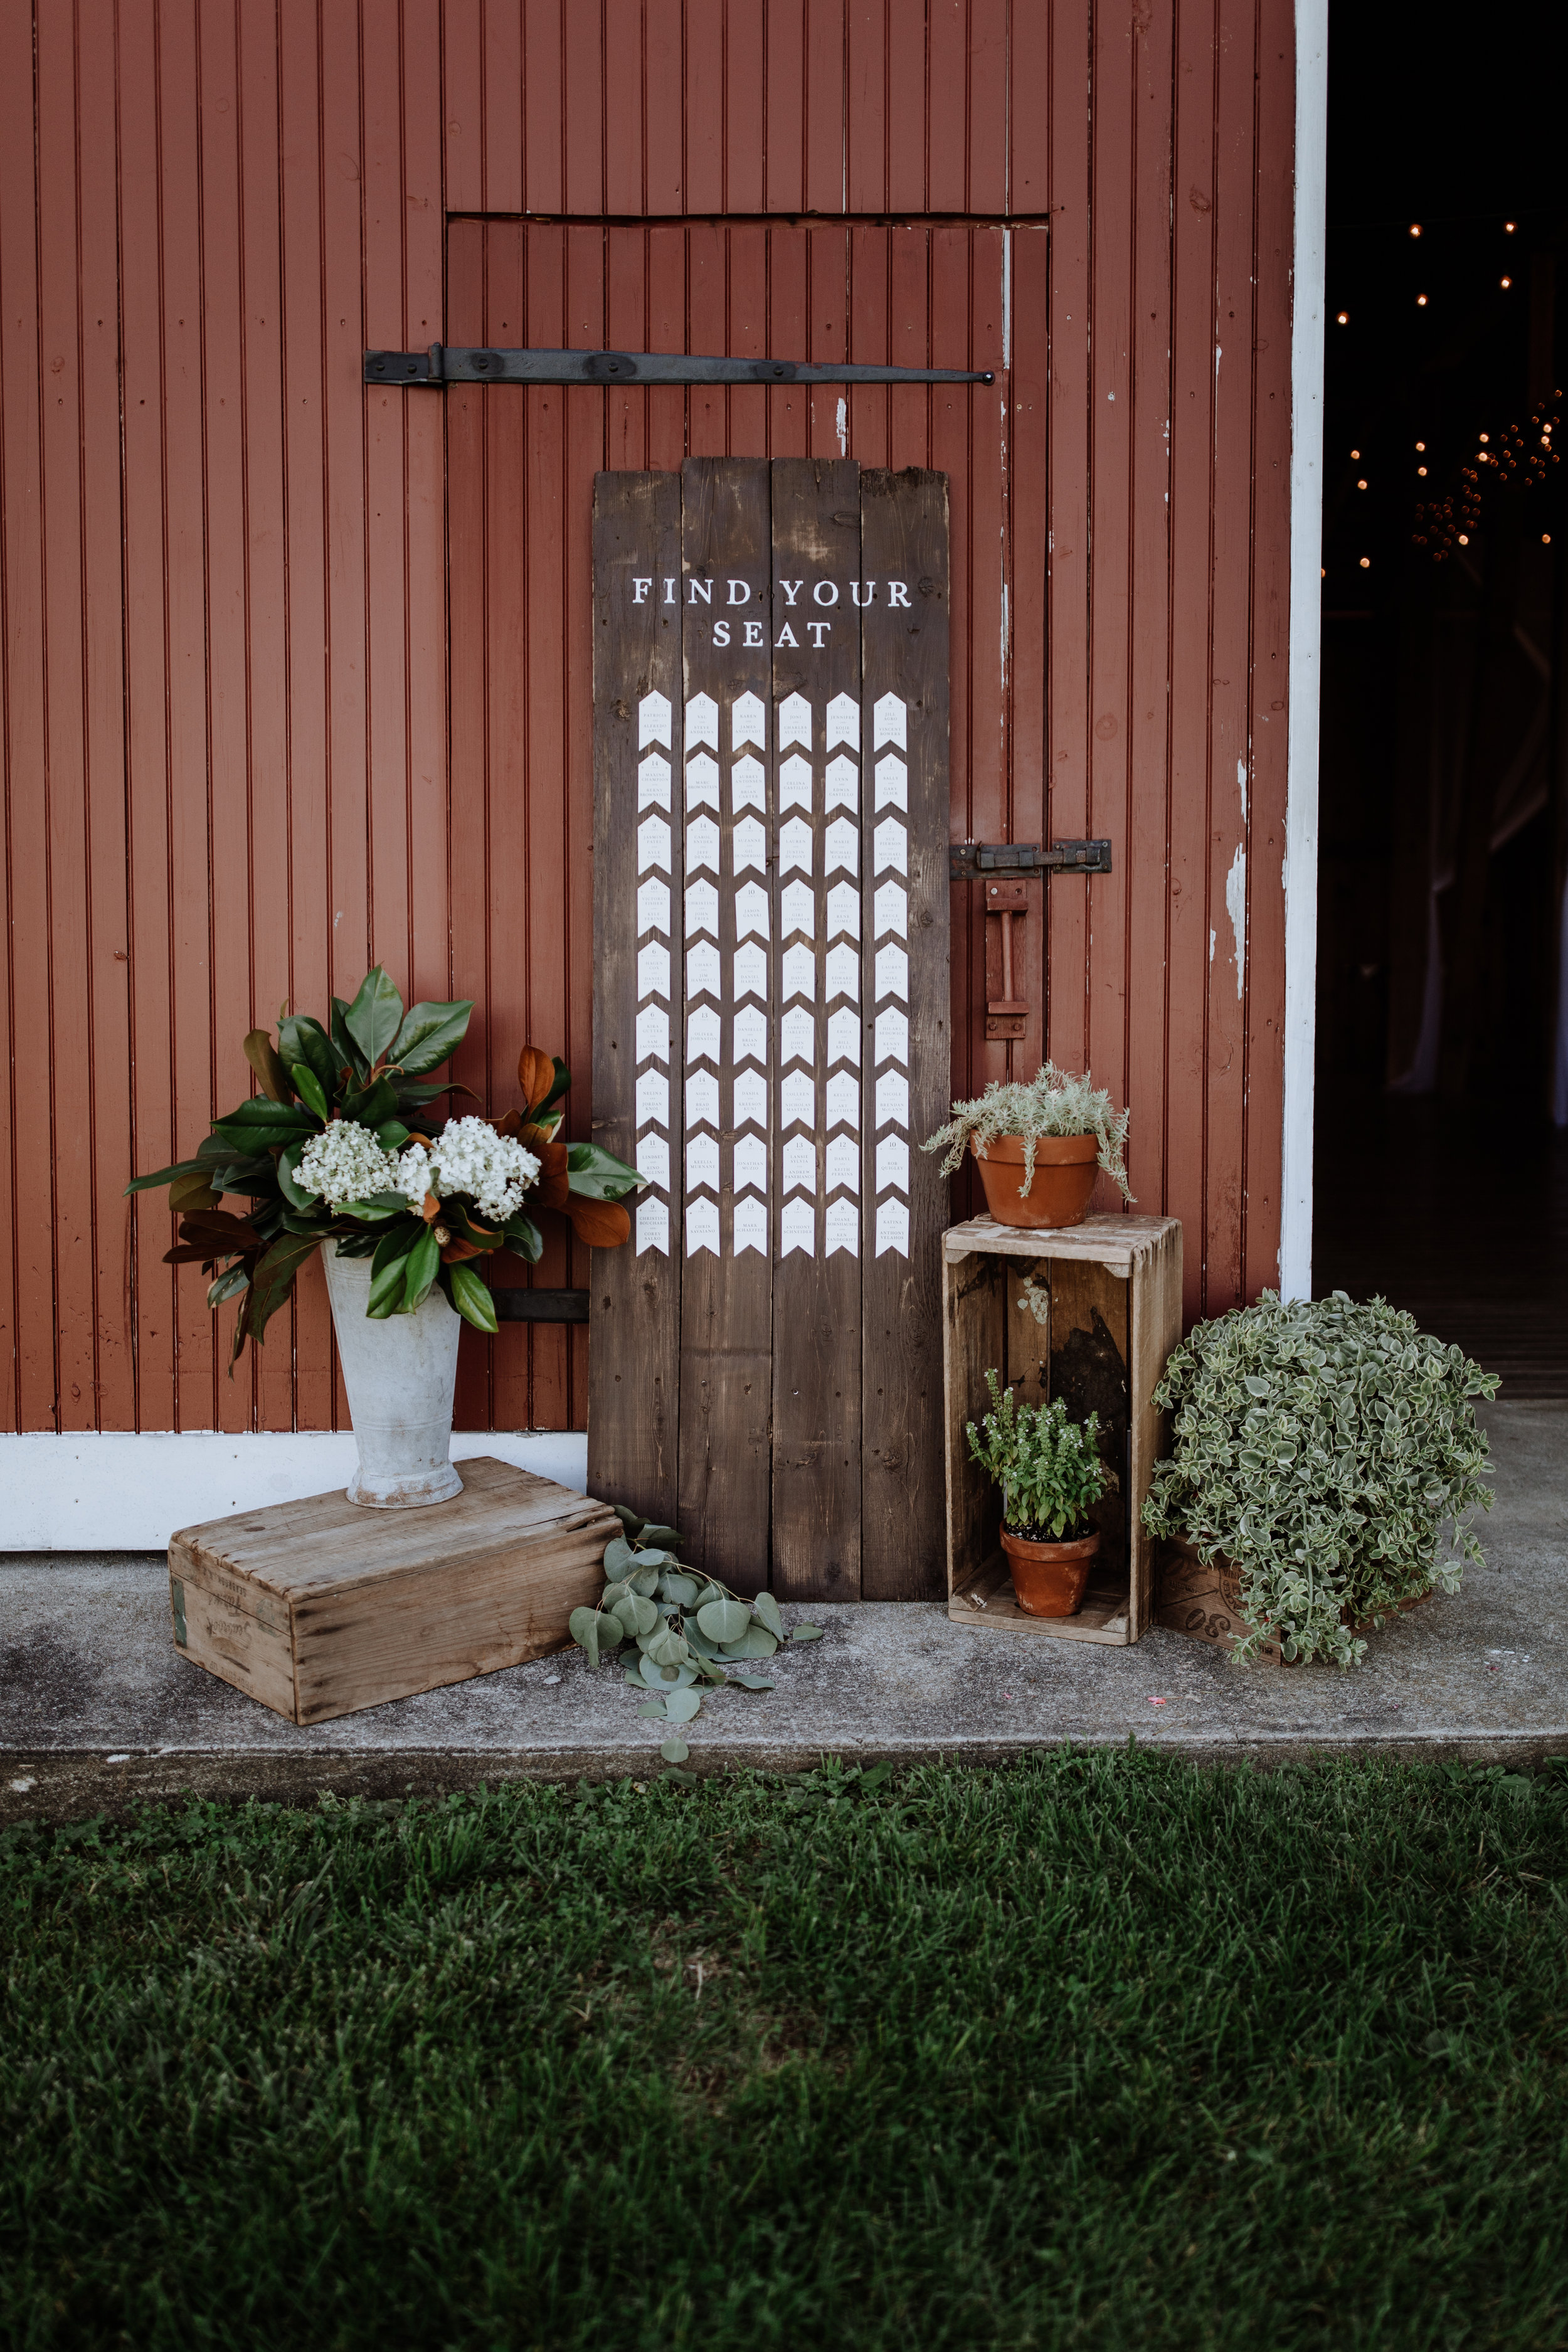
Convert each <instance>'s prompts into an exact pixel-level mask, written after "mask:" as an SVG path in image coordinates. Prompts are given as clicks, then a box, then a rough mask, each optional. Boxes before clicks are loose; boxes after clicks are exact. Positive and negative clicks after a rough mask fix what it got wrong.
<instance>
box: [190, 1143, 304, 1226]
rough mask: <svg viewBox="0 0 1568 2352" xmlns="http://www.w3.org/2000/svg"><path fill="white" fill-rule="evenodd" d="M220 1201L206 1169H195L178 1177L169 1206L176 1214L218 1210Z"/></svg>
mask: <svg viewBox="0 0 1568 2352" xmlns="http://www.w3.org/2000/svg"><path fill="white" fill-rule="evenodd" d="M284 1156H285V1158H286V1157H287V1156H288V1155H287V1154H285V1155H284ZM285 1198H287V1195H285ZM218 1199H219V1195H218V1194H217V1193H216V1192H214V1191H213V1188H212V1178H211V1177H210V1176H209V1175H208V1173H207V1171H206V1170H205V1168H193V1169H192V1170H191V1171H189V1172H188V1173H187V1174H186V1175H184V1176H176V1177H175V1179H174V1182H173V1183H172V1184H171V1185H170V1187H169V1206H170V1208H171V1209H173V1210H174V1211H175V1212H176V1213H180V1212H188V1211H190V1210H192V1209H216V1206H217V1204H218Z"/></svg>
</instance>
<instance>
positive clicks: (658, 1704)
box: [637, 1675, 667, 1723]
mask: <svg viewBox="0 0 1568 2352" xmlns="http://www.w3.org/2000/svg"><path fill="white" fill-rule="evenodd" d="M637 1680H638V1681H639V1682H640V1681H641V1680H642V1676H641V1675H638V1676H637ZM637 1713H638V1714H639V1715H647V1716H652V1717H654V1718H655V1719H656V1720H657V1721H658V1722H659V1723H663V1722H665V1721H666V1720H667V1718H666V1716H665V1712H664V1701H663V1699H661V1698H645V1699H644V1701H643V1703H642V1705H641V1706H639V1707H638V1709H637Z"/></svg>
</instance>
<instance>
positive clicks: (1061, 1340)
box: [942, 1216, 1182, 1645]
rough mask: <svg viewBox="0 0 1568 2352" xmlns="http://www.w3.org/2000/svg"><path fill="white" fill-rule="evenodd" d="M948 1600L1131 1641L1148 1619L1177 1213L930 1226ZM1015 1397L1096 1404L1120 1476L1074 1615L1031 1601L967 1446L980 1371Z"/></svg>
mask: <svg viewBox="0 0 1568 2352" xmlns="http://www.w3.org/2000/svg"><path fill="white" fill-rule="evenodd" d="M942 1261H943V1264H942V1281H943V1293H944V1307H945V1316H944V1325H943V1339H942V1371H943V1388H944V1403H945V1412H946V1427H947V1591H948V1602H947V1609H948V1615H949V1616H950V1617H952V1618H953V1619H954V1620H956V1621H957V1622H959V1623H961V1624H965V1625H984V1626H987V1627H993V1628H995V1627H1006V1628H1009V1629H1012V1630H1017V1631H1022V1632H1024V1633H1046V1634H1052V1635H1054V1636H1055V1637H1056V1638H1057V1639H1058V1641H1067V1642H1104V1643H1113V1644H1117V1645H1122V1644H1125V1643H1129V1642H1136V1641H1137V1640H1138V1639H1139V1637H1140V1635H1141V1634H1142V1633H1146V1632H1147V1631H1148V1628H1149V1626H1150V1625H1151V1623H1152V1622H1153V1607H1154V1592H1153V1582H1154V1576H1153V1569H1154V1562H1153V1549H1154V1547H1153V1543H1152V1538H1150V1537H1149V1536H1147V1535H1145V1533H1144V1531H1143V1527H1142V1507H1143V1498H1144V1496H1146V1495H1147V1493H1148V1491H1149V1479H1150V1474H1151V1472H1152V1469H1153V1465H1154V1464H1155V1462H1156V1461H1157V1460H1158V1458H1159V1456H1160V1455H1161V1454H1163V1453H1164V1451H1165V1450H1166V1445H1167V1443H1168V1437H1167V1432H1166V1430H1165V1427H1164V1421H1165V1416H1164V1415H1163V1413H1161V1412H1158V1411H1156V1409H1155V1406H1154V1403H1153V1401H1152V1400H1153V1391H1154V1388H1155V1386H1156V1384H1157V1382H1158V1381H1159V1379H1160V1375H1161V1373H1162V1372H1163V1370H1164V1368H1165V1360H1166V1358H1167V1357H1168V1356H1169V1354H1170V1352H1171V1349H1173V1347H1174V1346H1175V1345H1176V1342H1177V1341H1178V1340H1179V1339H1180V1338H1181V1336H1182V1228H1181V1225H1180V1223H1179V1222H1178V1221H1177V1219H1176V1218H1174V1217H1121V1216H1093V1217H1086V1218H1085V1220H1084V1222H1083V1223H1082V1224H1080V1225H1068V1226H1063V1227H1060V1228H1058V1229H1056V1230H1053V1231H1049V1232H1045V1233H1023V1232H1019V1231H1017V1230H1016V1228H1014V1227H1013V1226H1010V1225H999V1224H997V1223H994V1221H993V1219H991V1218H990V1217H974V1218H972V1219H971V1220H970V1221H969V1222H968V1223H966V1224H962V1225H954V1226H952V1227H951V1228H950V1229H949V1231H948V1232H947V1234H945V1235H944V1236H943V1239H942ZM987 1370H996V1371H998V1372H999V1373H1000V1374H1001V1375H1002V1377H1003V1379H1004V1380H1005V1381H1009V1382H1011V1383H1012V1384H1013V1385H1014V1386H1015V1388H1016V1391H1017V1393H1018V1395H1019V1397H1020V1400H1021V1401H1022V1402H1026V1403H1028V1404H1041V1403H1045V1402H1048V1401H1049V1400H1050V1399H1051V1398H1052V1397H1063V1398H1065V1399H1066V1401H1067V1403H1068V1410H1069V1412H1071V1413H1072V1414H1073V1417H1074V1418H1075V1420H1076V1419H1080V1418H1081V1417H1082V1416H1083V1415H1085V1414H1086V1413H1088V1412H1090V1411H1091V1410H1092V1411H1095V1412H1098V1413H1099V1415H1100V1427H1101V1429H1102V1430H1103V1431H1105V1432H1107V1433H1109V1435H1110V1449H1111V1450H1110V1460H1111V1461H1112V1464H1113V1465H1114V1467H1115V1469H1116V1473H1117V1476H1118V1479H1119V1481H1120V1484H1119V1487H1118V1490H1117V1492H1116V1493H1115V1494H1112V1495H1108V1496H1106V1497H1105V1499H1104V1501H1103V1502H1102V1503H1100V1506H1099V1507H1097V1509H1096V1510H1095V1512H1094V1513H1093V1517H1094V1520H1095V1524H1096V1525H1097V1526H1098V1527H1099V1528H1100V1534H1101V1537H1102V1538H1103V1541H1102V1544H1101V1549H1100V1557H1099V1559H1097V1561H1096V1562H1095V1567H1094V1572H1093V1574H1092V1576H1091V1578H1090V1580H1089V1591H1088V1592H1087V1593H1086V1595H1085V1597H1084V1604H1083V1607H1082V1609H1081V1610H1080V1611H1079V1613H1078V1615H1077V1616H1076V1617H1029V1616H1026V1614H1025V1613H1024V1612H1023V1611H1022V1610H1021V1609H1020V1608H1019V1607H1018V1605H1017V1603H1016V1601H1015V1600H1014V1598H1013V1588H1012V1582H1011V1580H1010V1578H1009V1576H1008V1573H1007V1562H1006V1558H1005V1554H1004V1552H1003V1550H1002V1548H1001V1529H1002V1499H1001V1493H1000V1489H999V1488H997V1487H996V1486H994V1485H993V1483H992V1481H991V1480H990V1479H989V1478H988V1477H987V1476H986V1475H985V1473H984V1471H983V1470H982V1469H981V1468H980V1467H979V1465H978V1464H977V1463H975V1462H974V1461H973V1459H972V1458H971V1456H970V1452H969V1442H968V1438H967V1436H966V1434H965V1430H966V1424H967V1423H969V1422H971V1421H975V1422H978V1421H979V1420H980V1419H981V1418H982V1416H983V1414H984V1412H985V1411H986V1409H987V1397H986V1389H985V1374H986V1372H987Z"/></svg>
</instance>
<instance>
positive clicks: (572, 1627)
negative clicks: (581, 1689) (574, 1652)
mask: <svg viewBox="0 0 1568 2352" xmlns="http://www.w3.org/2000/svg"><path fill="white" fill-rule="evenodd" d="M556 1622H557V1623H559V1622H560V1620H559V1619H557V1620H556ZM566 1631H567V1632H568V1633H570V1634H571V1636H572V1639H573V1640H574V1642H575V1643H576V1644H577V1646H578V1648H579V1649H581V1650H585V1651H586V1652H587V1655H588V1664H590V1665H591V1666H596V1665H597V1664H598V1663H599V1612H598V1611H597V1610H596V1609H574V1611H573V1612H572V1614H571V1616H570V1617H568V1619H567V1620H566Z"/></svg>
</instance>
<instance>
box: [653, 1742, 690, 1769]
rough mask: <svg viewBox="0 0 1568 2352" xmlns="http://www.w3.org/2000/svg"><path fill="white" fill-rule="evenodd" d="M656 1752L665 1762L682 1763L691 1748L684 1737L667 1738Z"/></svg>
mask: <svg viewBox="0 0 1568 2352" xmlns="http://www.w3.org/2000/svg"><path fill="white" fill-rule="evenodd" d="M658 1752H659V1754H660V1755H661V1756H662V1757H663V1759H664V1760H665V1762H666V1763H667V1764H684V1763H685V1761H686V1759H687V1758H688V1757H689V1755H690V1753H691V1750H690V1748H688V1746H687V1744H686V1742H685V1740H684V1739H667V1740H666V1741H665V1743H664V1745H663V1746H662V1748H660V1749H659V1751H658Z"/></svg>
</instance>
